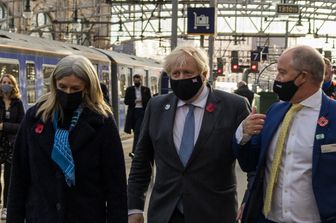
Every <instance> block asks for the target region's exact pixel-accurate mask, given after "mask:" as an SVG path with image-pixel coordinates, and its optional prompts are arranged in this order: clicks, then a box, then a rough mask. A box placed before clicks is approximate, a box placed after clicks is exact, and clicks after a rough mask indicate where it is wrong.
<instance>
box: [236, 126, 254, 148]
mask: <svg viewBox="0 0 336 223" xmlns="http://www.w3.org/2000/svg"><path fill="white" fill-rule="evenodd" d="M235 136H236V140H237V143H238V144H239V145H242V146H243V145H245V144H246V143H247V142H248V141H250V139H251V137H252V136H251V135H249V134H244V133H243V122H241V123H240V125H239V127H238V128H237V130H236V134H235Z"/></svg>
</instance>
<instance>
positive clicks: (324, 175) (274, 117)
mask: <svg viewBox="0 0 336 223" xmlns="http://www.w3.org/2000/svg"><path fill="white" fill-rule="evenodd" d="M289 108H290V103H288V102H278V103H275V104H274V105H272V106H271V108H270V109H269V111H268V112H267V114H266V120H265V125H264V128H263V130H262V132H261V133H260V134H259V135H258V136H254V137H252V139H251V140H250V142H249V143H247V144H246V145H244V146H239V145H237V144H236V147H235V149H236V153H237V156H238V161H239V163H240V165H241V168H242V169H243V170H244V171H247V172H249V171H255V170H256V171H257V173H256V178H255V181H254V183H253V185H252V189H251V194H250V196H249V198H248V200H247V203H246V206H245V210H244V214H243V222H248V223H253V222H256V219H257V218H258V216H260V214H261V210H262V206H263V200H264V199H263V180H264V169H265V165H266V154H267V151H268V148H269V145H270V143H271V141H272V139H273V136H274V134H275V133H276V131H277V129H278V127H279V125H280V123H281V122H282V120H283V118H284V116H285V114H286V112H287V111H288V109H289ZM321 117H325V118H326V119H327V120H328V123H327V124H326V125H325V126H321V125H320V124H318V123H316V132H315V139H314V148H313V153H312V156H313V166H312V177H313V179H312V183H313V191H314V196H315V199H316V203H317V206H318V209H319V214H320V217H321V221H322V222H323V223H327V222H328V223H331V222H336V152H328V153H322V152H321V145H326V144H336V101H334V100H331V99H329V98H328V97H327V96H326V95H324V94H323V95H322V105H321V110H320V114H319V118H321ZM302 124H303V125H304V123H302Z"/></svg>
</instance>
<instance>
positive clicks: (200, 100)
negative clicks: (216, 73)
mask: <svg viewBox="0 0 336 223" xmlns="http://www.w3.org/2000/svg"><path fill="white" fill-rule="evenodd" d="M208 95H209V88H208V87H207V86H206V85H205V86H204V88H203V90H202V92H201V94H200V95H199V96H198V97H197V98H196V99H195V101H193V102H192V103H191V104H192V105H193V106H195V107H199V108H204V107H205V104H206V102H207V99H208ZM185 104H186V103H185V101H182V100H181V99H178V102H177V107H178V108H179V107H182V106H183V105H185Z"/></svg>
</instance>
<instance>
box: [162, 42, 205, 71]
mask: <svg viewBox="0 0 336 223" xmlns="http://www.w3.org/2000/svg"><path fill="white" fill-rule="evenodd" d="M188 56H190V57H192V58H193V59H194V60H195V61H196V64H197V70H198V72H200V74H204V73H205V74H206V75H205V76H206V77H207V76H208V75H209V64H208V62H209V59H208V55H207V53H206V52H205V51H204V50H203V49H201V48H197V47H194V46H191V45H182V46H178V47H176V48H175V49H174V50H173V51H172V52H171V53H170V54H169V55H168V56H166V57H165V59H164V63H163V68H164V70H165V71H166V72H167V73H168V75H169V76H170V75H171V72H172V69H173V68H174V67H175V66H178V67H179V66H183V65H186V63H187V57H188Z"/></svg>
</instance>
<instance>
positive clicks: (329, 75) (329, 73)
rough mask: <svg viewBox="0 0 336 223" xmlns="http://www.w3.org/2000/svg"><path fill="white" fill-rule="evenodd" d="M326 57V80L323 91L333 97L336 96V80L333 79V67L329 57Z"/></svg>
mask: <svg viewBox="0 0 336 223" xmlns="http://www.w3.org/2000/svg"><path fill="white" fill-rule="evenodd" d="M323 59H324V63H325V65H324V80H323V85H322V89H323V92H324V93H325V94H326V95H327V96H329V97H330V98H332V99H335V98H336V81H334V80H333V72H334V71H333V68H332V66H331V63H330V60H329V59H328V58H323Z"/></svg>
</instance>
